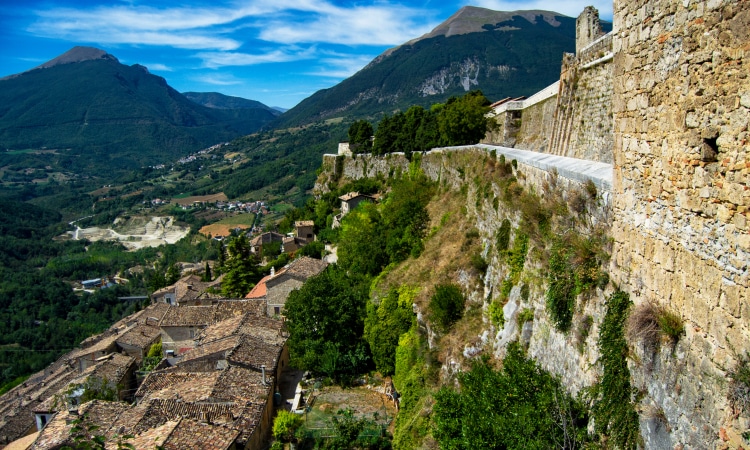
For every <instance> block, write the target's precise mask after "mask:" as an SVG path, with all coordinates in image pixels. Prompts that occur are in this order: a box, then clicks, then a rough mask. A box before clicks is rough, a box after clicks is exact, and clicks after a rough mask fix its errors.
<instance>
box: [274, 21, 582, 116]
mask: <svg viewBox="0 0 750 450" xmlns="http://www.w3.org/2000/svg"><path fill="white" fill-rule="evenodd" d="M480 30H481V31H480ZM574 49H575V19H573V18H570V17H566V16H564V15H562V14H558V13H554V12H549V11H542V10H528V11H511V12H501V11H492V10H488V9H484V8H476V7H464V8H462V9H461V10H459V11H458V12H457V13H455V14H453V15H452V16H451V17H450V18H448V19H447V20H446V21H444V22H443V23H442V24H440V25H438V26H437V27H435V28H434V29H433V30H432V31H431V32H430V33H427V34H425V35H423V36H421V37H420V38H417V39H414V40H411V41H409V42H406V43H404V44H402V45H400V46H397V47H394V48H392V49H389V50H387V51H386V52H384V53H382V54H381V55H379V56H378V57H376V58H375V59H373V61H372V62H370V63H369V64H368V65H366V66H365V67H364V68H363V69H361V70H360V71H359V72H357V73H355V74H354V75H352V76H351V77H349V78H347V79H346V80H343V81H342V82H340V83H339V84H337V85H335V86H333V87H331V88H328V89H323V90H320V91H318V92H316V93H315V94H313V95H312V96H310V97H308V98H307V99H305V100H303V101H302V102H300V103H299V104H298V105H297V106H295V107H294V108H292V109H290V110H289V111H288V112H287V113H285V114H283V115H282V116H281V117H280V118H279V119H278V120H277V121H276V123H277V124H279V126H293V125H300V124H304V123H311V122H314V121H317V120H325V119H328V118H332V117H336V116H338V115H348V116H351V118H362V117H377V116H378V115H380V114H383V113H388V112H392V111H395V110H399V109H405V108H408V107H409V106H411V105H414V104H416V105H421V106H429V105H430V104H432V103H439V102H443V101H446V100H447V99H448V98H449V97H450V96H454V95H462V94H464V93H465V92H467V91H469V90H473V89H480V90H482V91H483V92H484V93H485V95H486V96H487V97H488V98H490V99H491V100H492V99H495V98H504V97H518V96H522V95H530V94H531V93H533V92H536V91H538V90H539V89H541V88H543V87H545V86H547V85H549V84H550V83H552V82H553V81H554V80H555V79H557V78H559V74H560V68H559V67H560V61H561V58H562V55H563V53H565V52H570V51H573V50H574Z"/></svg>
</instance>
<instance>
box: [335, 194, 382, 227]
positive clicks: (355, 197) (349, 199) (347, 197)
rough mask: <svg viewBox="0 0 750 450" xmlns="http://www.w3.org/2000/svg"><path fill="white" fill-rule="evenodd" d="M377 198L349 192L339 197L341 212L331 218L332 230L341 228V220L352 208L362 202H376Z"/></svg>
mask: <svg viewBox="0 0 750 450" xmlns="http://www.w3.org/2000/svg"><path fill="white" fill-rule="evenodd" d="M377 199H378V198H377V197H376V196H374V195H366V194H360V193H359V192H349V193H348V194H344V195H342V196H341V197H339V200H341V212H340V213H339V214H337V215H335V216H334V217H333V224H332V225H331V227H332V228H338V227H340V226H341V219H342V218H343V217H344V216H345V215H347V214H349V212H350V211H352V210H353V209H354V208H356V207H357V205H359V204H360V203H362V202H364V201H369V202H373V203H374V202H376V201H377Z"/></svg>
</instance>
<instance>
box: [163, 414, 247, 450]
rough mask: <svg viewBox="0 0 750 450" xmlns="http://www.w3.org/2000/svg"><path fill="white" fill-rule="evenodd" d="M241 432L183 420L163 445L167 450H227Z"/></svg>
mask: <svg viewBox="0 0 750 450" xmlns="http://www.w3.org/2000/svg"><path fill="white" fill-rule="evenodd" d="M239 433H240V432H239V431H238V430H235V429H231V428H228V427H224V426H221V425H209V424H206V423H200V422H197V421H195V420H189V419H183V420H181V421H180V423H179V424H177V426H176V427H175V428H174V429H173V430H172V433H171V434H170V435H169V437H167V439H166V440H165V441H164V443H163V444H162V447H163V448H164V449H165V450H173V449H174V450H192V449H195V450H225V449H227V448H229V447H230V446H231V445H232V444H233V443H234V440H235V439H236V438H237V435H239Z"/></svg>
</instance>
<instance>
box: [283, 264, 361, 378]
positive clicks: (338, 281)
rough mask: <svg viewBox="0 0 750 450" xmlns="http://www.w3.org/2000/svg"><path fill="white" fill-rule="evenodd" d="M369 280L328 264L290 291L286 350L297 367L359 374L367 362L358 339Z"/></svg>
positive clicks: (286, 313)
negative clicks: (326, 368)
mask: <svg viewBox="0 0 750 450" xmlns="http://www.w3.org/2000/svg"><path fill="white" fill-rule="evenodd" d="M368 294H369V279H368V278H367V277H363V276H361V275H358V274H356V273H347V272H346V271H344V270H342V269H340V268H338V267H336V266H329V267H328V268H327V269H326V270H324V271H323V272H322V273H320V274H319V275H316V276H314V277H312V278H310V279H308V280H307V282H305V284H304V285H302V287H301V288H300V289H298V290H294V291H292V292H291V293H290V294H289V298H288V299H287V301H286V305H285V308H284V311H285V313H284V314H285V316H286V318H287V323H288V326H289V340H288V343H289V353H290V356H291V359H292V363H293V364H294V365H295V366H297V367H299V368H300V369H305V370H311V371H313V372H318V373H320V372H322V371H323V367H324V366H328V367H329V368H330V369H329V370H325V371H326V372H329V373H328V375H329V376H333V377H334V378H335V377H337V376H339V375H341V374H347V373H349V374H351V373H357V372H358V371H360V370H364V369H366V367H367V364H368V361H369V355H368V354H367V351H366V348H367V344H366V343H365V342H364V341H363V340H362V333H363V330H364V316H365V308H366V306H365V305H366V303H367V300H368Z"/></svg>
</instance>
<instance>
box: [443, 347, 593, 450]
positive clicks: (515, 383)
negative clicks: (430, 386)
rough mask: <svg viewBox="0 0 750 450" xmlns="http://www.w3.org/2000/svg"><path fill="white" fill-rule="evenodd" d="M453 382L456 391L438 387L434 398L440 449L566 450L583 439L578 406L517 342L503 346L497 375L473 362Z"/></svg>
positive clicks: (584, 418) (583, 420) (583, 411)
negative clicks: (506, 349)
mask: <svg viewBox="0 0 750 450" xmlns="http://www.w3.org/2000/svg"><path fill="white" fill-rule="evenodd" d="M458 380H459V383H460V385H461V389H460V391H456V390H453V389H451V388H448V387H444V388H442V389H441V390H440V392H438V393H437V395H436V396H435V400H436V403H435V408H434V412H433V420H434V423H435V431H434V436H435V438H436V439H437V441H438V442H439V443H440V448H442V449H452V450H458V449H467V450H468V449H476V448H483V449H540V450H541V449H549V448H564V449H572V448H580V447H582V446H583V444H584V443H585V442H587V441H588V440H589V437H588V435H587V432H586V426H587V424H588V417H587V415H586V408H585V407H584V405H583V404H582V403H581V402H579V401H577V400H575V399H572V398H570V396H569V395H568V394H567V393H566V392H565V390H564V389H563V387H562V386H561V384H560V382H559V381H558V380H556V379H555V378H553V377H552V376H551V375H550V374H549V373H547V372H545V371H544V370H542V369H541V368H539V366H537V365H536V363H535V362H534V361H533V360H531V359H528V358H527V357H526V355H525V354H524V352H523V350H522V349H521V347H520V346H519V345H518V344H517V343H513V344H511V345H509V346H508V353H507V355H506V356H505V358H504V359H503V368H502V370H500V371H497V370H494V369H493V368H492V367H491V366H490V365H489V362H488V361H487V360H478V361H475V363H474V365H473V367H472V368H471V370H470V371H467V372H463V373H461V374H459V376H458Z"/></svg>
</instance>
